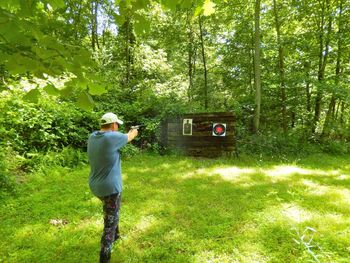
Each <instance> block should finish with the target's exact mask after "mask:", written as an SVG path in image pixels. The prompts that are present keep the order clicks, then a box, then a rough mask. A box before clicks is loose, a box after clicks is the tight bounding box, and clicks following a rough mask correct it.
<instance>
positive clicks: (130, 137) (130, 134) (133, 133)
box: [128, 128, 139, 142]
mask: <svg viewBox="0 0 350 263" xmlns="http://www.w3.org/2000/svg"><path fill="white" fill-rule="evenodd" d="M138 134H139V131H138V130H137V129H133V128H131V130H130V131H129V132H128V142H130V141H132V140H133V139H134V138H135V137H136V136H137V135H138Z"/></svg>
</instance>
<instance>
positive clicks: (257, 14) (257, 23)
mask: <svg viewBox="0 0 350 263" xmlns="http://www.w3.org/2000/svg"><path fill="white" fill-rule="evenodd" d="M260 5H261V3H260V0H256V1H255V15H254V16H255V35H254V86H255V111H254V123H253V124H254V125H253V132H254V133H257V132H258V131H259V126H260V106H261V105H260V104H261V79H260V78H261V76H260V74H261V65H260Z"/></svg>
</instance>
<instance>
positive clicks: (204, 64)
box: [198, 16, 209, 109]
mask: <svg viewBox="0 0 350 263" xmlns="http://www.w3.org/2000/svg"><path fill="white" fill-rule="evenodd" d="M198 22H199V33H200V40H201V47H202V60H203V70H204V108H205V109H208V101H209V99H208V69H207V61H206V58H205V46H204V38H203V21H202V17H201V16H199V18H198Z"/></svg>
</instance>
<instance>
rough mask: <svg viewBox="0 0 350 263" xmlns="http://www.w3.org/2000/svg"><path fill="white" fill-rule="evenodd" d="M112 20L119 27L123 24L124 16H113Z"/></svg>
mask: <svg viewBox="0 0 350 263" xmlns="http://www.w3.org/2000/svg"><path fill="white" fill-rule="evenodd" d="M114 20H115V22H117V24H118V25H119V26H122V25H123V24H124V22H125V16H124V15H115V16H114Z"/></svg>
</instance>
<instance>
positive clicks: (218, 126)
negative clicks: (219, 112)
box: [213, 123, 226, 136]
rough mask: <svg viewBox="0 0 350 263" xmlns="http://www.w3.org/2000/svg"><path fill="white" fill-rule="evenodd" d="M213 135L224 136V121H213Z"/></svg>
mask: <svg viewBox="0 0 350 263" xmlns="http://www.w3.org/2000/svg"><path fill="white" fill-rule="evenodd" d="M213 136H226V123H214V124H213Z"/></svg>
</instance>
